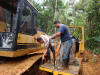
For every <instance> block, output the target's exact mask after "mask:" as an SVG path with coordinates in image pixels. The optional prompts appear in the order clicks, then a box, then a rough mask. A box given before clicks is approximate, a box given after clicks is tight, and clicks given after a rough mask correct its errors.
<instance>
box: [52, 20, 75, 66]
mask: <svg viewBox="0 0 100 75" xmlns="http://www.w3.org/2000/svg"><path fill="white" fill-rule="evenodd" d="M54 26H55V27H56V28H58V32H57V33H55V34H54V35H53V36H52V37H51V39H55V38H57V37H59V36H60V38H61V43H62V44H61V49H60V61H61V64H62V66H63V67H67V66H68V62H69V54H70V49H71V47H72V45H73V41H72V39H71V37H70V34H69V31H68V28H67V27H66V26H65V25H64V24H61V23H60V21H58V20H56V21H55V22H54Z"/></svg>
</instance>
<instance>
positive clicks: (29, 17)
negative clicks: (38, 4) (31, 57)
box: [0, 0, 44, 57]
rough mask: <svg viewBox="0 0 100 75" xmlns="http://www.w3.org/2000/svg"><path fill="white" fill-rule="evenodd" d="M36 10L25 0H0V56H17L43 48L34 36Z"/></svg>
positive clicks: (36, 34)
mask: <svg viewBox="0 0 100 75" xmlns="http://www.w3.org/2000/svg"><path fill="white" fill-rule="evenodd" d="M37 14H38V11H37V10H36V9H35V8H34V7H33V6H32V5H31V4H30V3H29V2H28V1H27V0H0V56H4V57H19V56H23V55H26V54H29V53H33V52H36V51H37V50H40V49H41V48H43V47H42V46H41V45H40V44H38V43H37V42H36V41H35V40H34V38H36V37H38V36H40V34H44V33H43V32H40V31H38V30H37V26H36V25H37Z"/></svg>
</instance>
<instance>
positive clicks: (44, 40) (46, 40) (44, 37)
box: [40, 35, 50, 47]
mask: <svg viewBox="0 0 100 75" xmlns="http://www.w3.org/2000/svg"><path fill="white" fill-rule="evenodd" d="M40 37H41V38H42V39H43V42H44V45H45V47H48V46H49V39H50V37H49V36H47V35H41V36H40Z"/></svg>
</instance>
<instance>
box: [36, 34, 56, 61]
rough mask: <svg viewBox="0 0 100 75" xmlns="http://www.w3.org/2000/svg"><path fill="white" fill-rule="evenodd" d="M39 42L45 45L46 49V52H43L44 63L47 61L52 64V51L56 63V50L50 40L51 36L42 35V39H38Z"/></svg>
mask: <svg viewBox="0 0 100 75" xmlns="http://www.w3.org/2000/svg"><path fill="white" fill-rule="evenodd" d="M37 41H38V42H39V43H44V46H45V47H46V50H45V51H44V52H43V56H42V60H43V61H44V60H45V59H46V60H48V61H49V62H51V57H50V50H51V51H52V53H53V60H54V62H55V48H54V44H53V42H52V41H53V40H50V38H49V36H47V35H41V36H40V37H38V38H37Z"/></svg>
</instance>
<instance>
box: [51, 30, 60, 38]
mask: <svg viewBox="0 0 100 75" xmlns="http://www.w3.org/2000/svg"><path fill="white" fill-rule="evenodd" d="M60 35H61V32H57V33H56V34H54V35H53V36H52V37H51V38H50V39H55V38H57V37H59V36H60Z"/></svg>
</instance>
